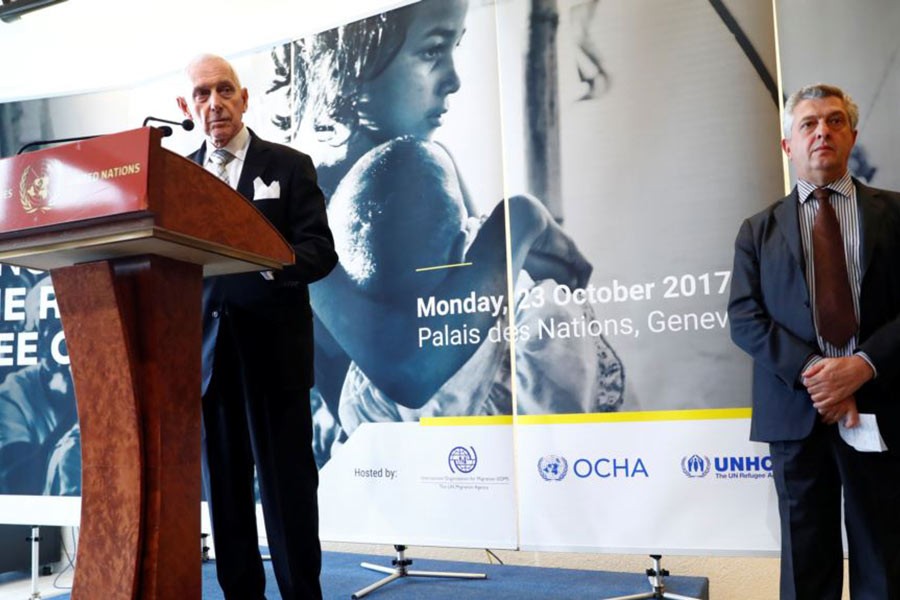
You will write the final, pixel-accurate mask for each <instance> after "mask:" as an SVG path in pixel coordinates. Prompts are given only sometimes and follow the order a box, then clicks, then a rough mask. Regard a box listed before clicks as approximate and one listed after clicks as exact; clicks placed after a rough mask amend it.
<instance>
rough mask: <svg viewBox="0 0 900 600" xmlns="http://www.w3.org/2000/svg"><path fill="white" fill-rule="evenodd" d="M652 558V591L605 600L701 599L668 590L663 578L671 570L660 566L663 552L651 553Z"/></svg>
mask: <svg viewBox="0 0 900 600" xmlns="http://www.w3.org/2000/svg"><path fill="white" fill-rule="evenodd" d="M650 559H651V560H652V561H653V567H652V568H650V569H647V578H648V579H649V580H650V586H651V587H652V588H653V591H652V592H645V593H643V594H632V595H630V596H616V597H615V598H606V599H605V600H643V599H644V598H669V599H671V600H700V599H699V598H694V597H692V596H681V595H679V594H673V593H672V592H667V591H666V584H665V583H664V582H663V579H664V578H666V577H668V576H669V571H668V570H666V569H663V568H661V567H660V566H659V561H660V559H662V555H661V554H651V555H650Z"/></svg>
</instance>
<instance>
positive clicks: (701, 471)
mask: <svg viewBox="0 0 900 600" xmlns="http://www.w3.org/2000/svg"><path fill="white" fill-rule="evenodd" d="M711 464H712V462H711V461H710V460H709V457H708V456H700V455H699V454H692V455H691V456H685V457H683V458H682V459H681V472H682V473H684V474H685V475H686V476H687V477H706V476H707V475H708V474H709V467H710V465H711Z"/></svg>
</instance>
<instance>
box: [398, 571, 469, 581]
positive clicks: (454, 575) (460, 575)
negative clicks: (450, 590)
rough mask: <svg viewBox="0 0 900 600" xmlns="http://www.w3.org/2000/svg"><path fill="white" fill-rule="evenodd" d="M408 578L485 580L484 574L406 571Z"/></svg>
mask: <svg viewBox="0 0 900 600" xmlns="http://www.w3.org/2000/svg"><path fill="white" fill-rule="evenodd" d="M407 574H408V575H409V576H410V577H451V578H453V579H487V575H486V574H484V573H452V572H448V571H407Z"/></svg>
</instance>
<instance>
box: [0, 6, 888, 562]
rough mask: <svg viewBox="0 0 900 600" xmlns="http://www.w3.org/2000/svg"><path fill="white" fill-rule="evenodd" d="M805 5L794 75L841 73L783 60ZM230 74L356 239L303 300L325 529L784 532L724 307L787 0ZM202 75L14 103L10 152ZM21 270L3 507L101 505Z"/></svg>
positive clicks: (759, 172)
mask: <svg viewBox="0 0 900 600" xmlns="http://www.w3.org/2000/svg"><path fill="white" fill-rule="evenodd" d="M785 4H786V5H787V6H784V7H781V6H779V10H780V11H781V12H782V13H783V14H780V19H779V25H780V27H782V29H783V31H782V32H781V33H782V36H781V37H782V38H788V39H789V40H790V43H788V44H786V45H783V46H782V52H783V71H784V76H785V78H786V80H788V79H789V80H790V83H789V85H788V86H787V87H791V88H793V87H796V86H799V85H800V84H801V83H805V82H806V79H807V77H810V78H812V79H810V80H815V79H821V78H825V79H829V78H831V77H832V76H836V73H838V71H836V70H830V71H829V70H826V69H822V70H817V69H816V68H812V66H811V65H808V64H805V62H804V61H803V60H802V59H797V60H798V62H796V63H792V62H791V60H792V56H798V57H800V56H802V52H800V50H799V49H794V50H791V48H794V46H793V45H792V44H799V45H800V46H798V48H802V47H803V43H804V42H803V40H804V39H806V38H804V37H803V36H805V35H808V34H807V33H806V32H807V31H809V30H811V29H809V30H808V29H807V28H806V27H805V26H804V25H793V24H794V23H806V19H805V18H801V17H802V11H801V13H798V14H794V13H793V12H792V11H793V10H795V8H794V7H793V4H792V3H785ZM833 4H835V6H834V7H832V8H831V9H829V10H831V11H833V12H834V11H837V12H840V11H842V10H844V8H841V7H842V6H843V4H841V3H840V2H838V0H834V2H833ZM864 4H865V5H866V6H867V7H868V6H869V4H872V5H873V6H874V3H864ZM846 10H850V9H846ZM854 10H856V9H854ZM860 11H861V14H863V15H864V16H865V18H866V19H868V21H867V22H871V23H872V24H873V31H875V32H876V33H875V35H873V36H871V37H872V44H873V45H878V44H880V46H879V47H878V48H870V47H866V48H864V49H861V50H860V52H861V53H862V55H865V56H868V55H869V54H868V53H871V54H872V55H874V56H878V57H885V58H884V60H882V59H881V58H878V59H872V64H871V68H870V71H871V72H872V73H874V74H879V73H881V74H882V75H881V76H880V77H881V78H880V79H879V78H878V77H875V78H874V79H873V80H872V82H871V83H870V84H869V85H868V86H859V89H861V90H862V91H861V94H862V97H861V98H860V100H861V105H863V106H864V107H865V110H864V114H865V115H869V114H871V117H870V118H871V119H872V120H873V121H872V122H873V123H874V124H873V125H868V127H867V122H866V121H865V119H864V121H863V127H867V128H866V129H864V135H861V137H860V143H861V146H862V147H863V152H862V153H861V154H859V155H858V156H857V157H856V160H857V162H856V163H854V169H855V171H856V173H857V174H858V175H859V176H861V177H862V178H863V179H866V180H870V181H875V183H877V184H880V185H882V186H885V187H900V185H895V184H894V183H893V182H892V181H889V180H883V179H880V177H881V176H882V175H889V173H888V171H887V170H886V168H882V167H887V164H886V163H884V162H883V161H884V160H886V159H884V158H882V159H881V160H879V159H878V157H885V156H890V155H889V154H887V152H888V150H889V149H890V148H892V147H894V146H896V140H895V139H894V138H887V137H885V136H878V135H874V134H875V133H876V129H877V130H879V131H880V130H881V129H886V130H888V131H892V128H891V126H889V125H887V122H888V121H889V115H890V111H888V110H887V108H886V107H889V106H892V104H891V103H890V101H888V100H887V99H888V98H896V97H897V95H898V90H896V89H894V88H896V87H897V79H896V75H895V73H896V70H895V68H894V67H893V63H892V62H891V61H893V58H892V57H893V56H895V54H896V52H894V53H893V54H891V53H889V52H885V51H884V48H883V46H885V45H889V44H892V43H895V42H893V39H894V38H893V35H892V29H891V28H890V27H887V26H885V25H883V24H880V23H878V17H879V15H880V14H881V12H879V10H876V9H874V8H863V9H860ZM336 22H339V21H336ZM794 28H797V29H796V30H795V29H794ZM782 43H783V44H785V42H784V40H782ZM188 58H189V57H185V60H187V59H188ZM847 60H848V62H847V63H846V64H848V65H849V64H858V61H857V62H852V63H851V62H850V60H851V59H849V58H848V59H847ZM233 62H234V64H235V67H236V69H237V71H238V73H239V74H240V75H241V76H242V79H243V81H242V83H243V84H244V85H246V86H247V87H248V88H249V89H250V101H249V106H250V110H249V112H248V113H247V115H246V121H247V123H248V124H249V125H250V127H251V128H253V129H254V131H255V132H256V133H257V134H259V135H260V136H261V137H263V138H267V139H270V140H275V141H279V140H280V141H283V142H284V143H288V144H291V145H295V146H296V147H298V148H300V149H302V150H303V151H304V152H307V153H308V154H310V155H311V156H312V157H313V159H314V160H315V162H316V167H317V170H318V173H319V178H320V185H321V186H322V188H323V190H324V191H325V193H326V196H327V198H328V215H329V220H330V224H331V227H332V229H333V231H334V234H335V240H336V243H337V246H338V252H339V255H340V259H341V260H340V265H339V267H338V268H337V269H336V270H335V272H334V273H333V274H332V275H330V276H329V277H328V278H326V279H325V280H323V281H321V282H319V283H316V284H314V285H313V286H311V289H310V292H311V295H312V300H313V309H314V313H315V326H316V386H315V388H314V389H313V391H312V401H313V406H312V408H313V422H314V428H315V431H314V433H315V441H314V444H315V451H316V456H317V460H318V463H319V467H320V506H321V528H322V530H321V535H322V538H323V539H326V540H335V541H354V542H381V543H397V544H418V545H442V546H490V547H504V548H515V547H521V548H529V549H560V550H563V549H566V550H574V549H578V550H607V551H612V550H618V551H633V552H638V551H647V550H649V551H654V552H655V551H668V552H671V551H687V552H711V551H724V552H759V551H774V550H777V548H778V539H777V516H776V513H777V510H776V506H775V499H774V491H773V486H772V482H771V476H770V472H771V464H770V462H769V457H768V455H767V448H766V447H765V446H763V445H758V444H751V443H750V442H748V441H747V437H748V433H749V421H748V417H749V405H750V363H749V359H748V358H747V357H745V356H743V355H742V354H741V353H740V352H739V351H738V350H737V349H736V348H735V347H733V345H732V344H731V342H730V341H729V338H728V320H727V315H726V302H727V295H728V289H729V282H730V276H731V272H730V270H731V257H732V243H733V239H734V236H735V234H736V232H737V229H738V226H739V224H740V222H741V220H742V219H743V218H744V217H746V216H748V215H750V214H752V213H754V212H756V211H757V210H759V209H761V208H762V207H763V206H765V205H766V204H768V203H770V202H772V201H773V200H775V199H776V198H778V197H779V196H780V195H782V194H783V191H784V186H785V175H784V171H783V164H782V159H781V156H780V151H779V146H778V142H779V137H780V131H779V130H780V126H779V120H778V107H779V101H780V97H781V92H780V90H779V89H778V88H777V85H776V83H775V81H776V76H775V73H776V71H777V69H776V56H775V27H774V17H773V14H772V6H771V4H770V3H759V2H757V3H746V2H726V1H723V0H690V1H688V2H685V1H684V0H637V1H635V0H469V2H464V1H459V0H422V1H421V2H417V3H413V4H410V5H408V6H404V7H401V8H397V9H394V10H390V11H388V12H384V13H378V14H373V15H372V16H370V17H367V18H364V19H362V20H355V21H353V22H349V23H346V24H343V25H340V26H337V27H335V28H332V29H328V30H326V31H322V32H321V33H317V34H312V35H303V36H302V37H299V38H298V39H295V40H292V41H288V42H286V43H279V44H276V45H273V47H271V48H268V49H265V50H263V51H257V52H252V53H248V54H246V55H243V56H239V57H234V60H233ZM837 68H838V67H834V69H837ZM820 73H821V76H820ZM884 73H888V75H884ZM801 78H802V79H801ZM830 80H831V81H833V82H834V83H837V84H844V83H845V82H844V81H841V80H840V79H830ZM856 83H859V82H858V81H856V80H853V81H850V82H846V85H847V87H848V88H849V89H851V90H853V89H856V88H854V84H856ZM183 85H184V82H183V77H182V76H180V75H178V74H175V75H172V76H171V77H167V78H162V79H160V80H156V81H152V82H148V83H147V84H145V85H143V86H140V87H139V88H135V89H127V90H113V91H108V92H103V93H97V94H85V95H81V96H70V97H62V98H53V99H50V100H35V101H29V102H21V103H12V104H6V105H0V124H2V129H0V152H2V154H3V155H9V154H11V153H12V152H14V151H15V149H16V148H17V147H18V146H19V145H21V144H22V143H24V142H26V141H31V140H33V139H48V138H53V137H67V136H76V135H85V134H90V133H103V132H114V131H118V130H122V129H130V128H133V127H136V126H137V125H138V124H139V123H140V122H141V120H142V119H143V117H145V116H147V115H150V114H153V115H157V116H163V117H165V116H167V115H168V116H171V115H173V114H174V111H175V104H174V97H175V96H176V95H178V94H183V93H184V92H185V90H183V89H181V86H183ZM868 109H871V110H868ZM876 120H877V121H876ZM878 123H883V124H884V126H883V127H882V126H881V125H877V124H878ZM893 130H896V128H893ZM201 142H202V138H201V137H200V135H199V134H197V133H196V132H195V133H193V134H190V135H188V134H185V133H183V132H179V133H176V135H175V136H173V137H172V138H167V140H166V142H165V143H166V145H167V147H169V148H170V149H172V150H173V151H176V152H179V153H182V154H185V153H187V152H190V151H192V150H193V149H195V148H196V147H197V146H198V145H199V144H200V143H201ZM873 155H877V156H873ZM876 173H877V175H878V178H876V176H875V174H876ZM2 191H3V190H0V192H2ZM0 276H2V281H0V284H2V287H3V290H4V295H3V296H2V302H3V306H2V310H3V316H4V319H3V330H2V333H0V368H3V369H6V371H5V372H4V376H5V381H4V383H3V384H2V386H0V486H2V487H0V511H2V514H3V515H4V520H11V521H15V522H25V523H32V522H40V521H41V519H42V517H40V516H39V514H37V513H35V512H33V511H31V510H30V509H29V506H41V507H42V509H41V510H44V509H43V506H44V504H40V505H39V504H37V503H36V502H33V500H35V498H36V496H35V495H41V500H46V499H47V498H48V497H49V496H52V495H57V494H68V495H69V497H68V498H67V500H77V495H78V493H79V488H78V476H77V465H76V458H77V456H78V454H77V450H78V447H77V443H78V437H77V421H76V420H75V418H74V416H75V415H74V412H73V411H74V405H75V404H74V396H73V395H72V391H71V382H70V380H69V379H67V377H68V370H67V357H66V355H65V346H64V342H63V341H62V339H63V338H62V337H61V334H60V333H59V332H58V315H55V313H54V307H55V305H54V297H53V296H52V288H50V287H49V285H48V283H49V282H48V281H47V279H46V277H45V276H44V275H43V274H40V273H31V272H28V271H25V270H20V269H12V268H10V267H7V266H3V267H2V271H0ZM47 290H51V291H47ZM29 311H36V314H37V315H38V317H34V316H29V314H30V313H29ZM54 319H55V320H54ZM54 327H56V329H54ZM45 330H46V332H45ZM3 361H5V362H3ZM26 376H28V377H32V379H29V380H28V381H32V384H31V385H32V386H33V388H34V389H37V388H38V387H39V386H44V388H46V389H48V390H50V391H45V392H41V394H43V395H40V394H38V392H34V391H15V392H12V391H9V390H13V389H15V390H22V389H24V388H23V387H22V386H23V384H22V383H21V381H22V380H24V379H25V378H26ZM16 386H18V387H16ZM44 413H47V414H51V413H52V414H53V417H52V419H50V418H47V419H45V422H43V424H41V423H39V422H38V421H37V420H36V419H35V418H34V415H38V414H44ZM26 442H27V444H28V445H29V449H28V451H27V452H26V451H25V450H26V446H25V445H23V444H26ZM26 458H27V459H28V460H30V461H32V463H30V466H27V467H26V466H25V465H24V462H22V461H23V460H25V459H26ZM26 474H27V475H26ZM10 499H13V500H18V502H14V501H13V500H10ZM72 506H75V508H76V509H77V505H72V504H71V503H70V504H69V507H70V510H71V507H72ZM40 514H43V513H40ZM68 514H70V515H71V514H74V515H75V516H74V517H71V519H77V511H76V512H74V513H72V512H70V513H68ZM7 515H12V516H9V517H8V516H7ZM59 519H60V520H63V521H64V520H65V518H64V517H59ZM53 522H56V521H53ZM710 522H721V523H728V526H727V527H722V528H719V529H717V530H716V531H711V530H710V529H709V527H708V524H709V523H710Z"/></svg>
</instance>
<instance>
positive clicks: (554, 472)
mask: <svg viewBox="0 0 900 600" xmlns="http://www.w3.org/2000/svg"><path fill="white" fill-rule="evenodd" d="M568 472H569V463H568V461H566V459H565V458H563V457H562V456H555V455H553V454H550V455H547V456H542V457H541V458H539V459H538V473H540V474H541V477H543V479H544V481H562V480H563V479H564V478H565V476H566V473H568Z"/></svg>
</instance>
